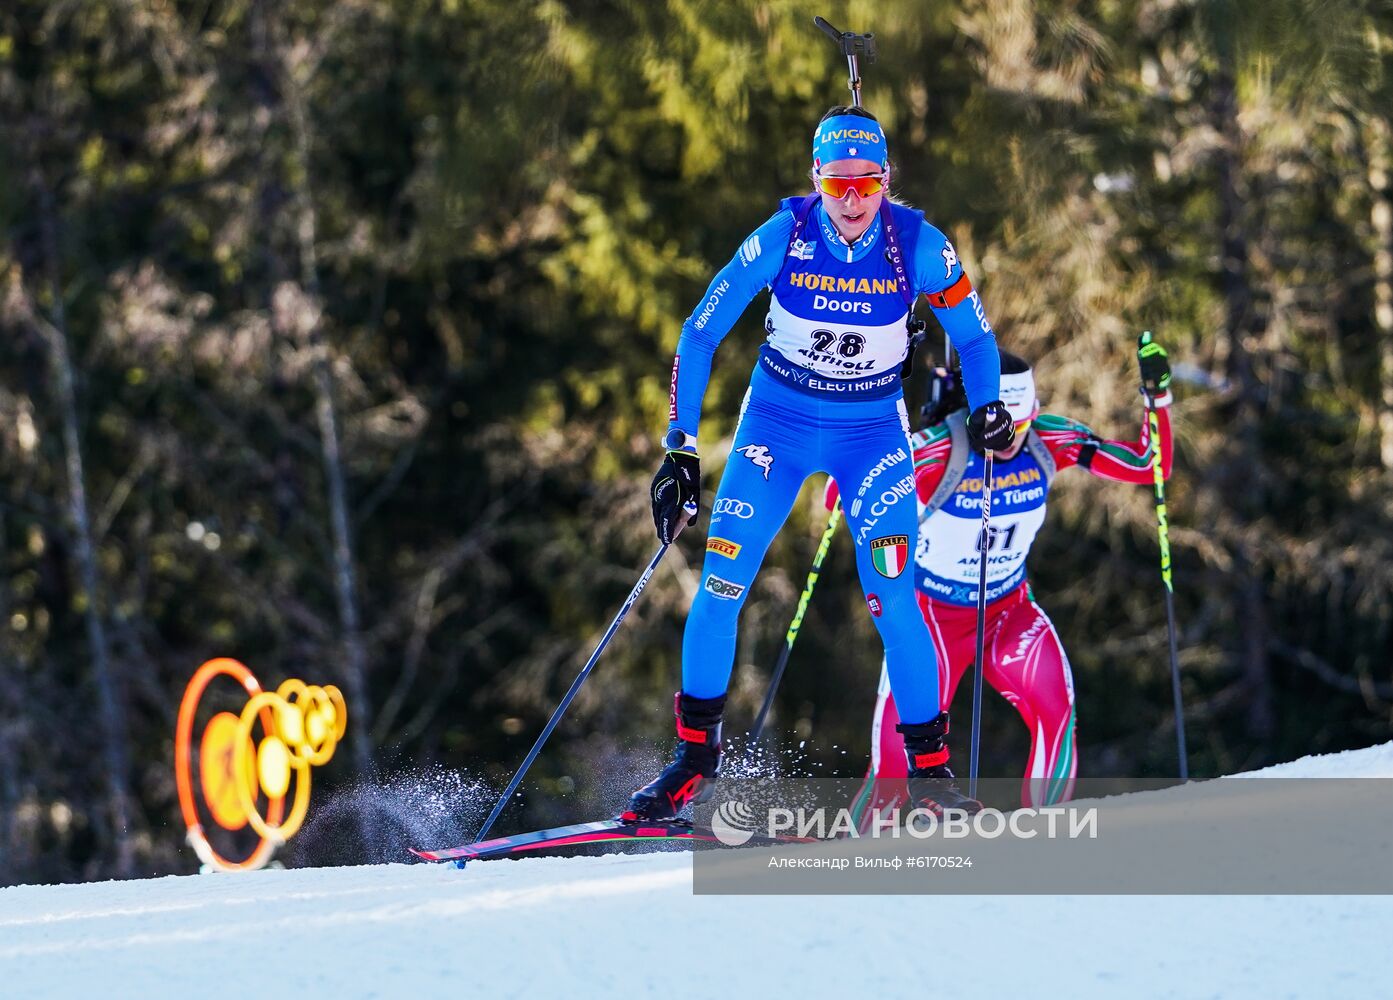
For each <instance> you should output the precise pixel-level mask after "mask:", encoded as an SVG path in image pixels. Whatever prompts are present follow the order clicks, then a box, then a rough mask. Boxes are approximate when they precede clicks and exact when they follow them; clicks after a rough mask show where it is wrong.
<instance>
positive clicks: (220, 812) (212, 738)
mask: <svg viewBox="0 0 1393 1000" xmlns="http://www.w3.org/2000/svg"><path fill="white" fill-rule="evenodd" d="M237 721H238V719H237V716H235V715H233V714H232V713H231V712H219V713H218V714H217V715H215V716H213V717H212V718H211V719H209V720H208V725H207V726H205V727H204V729H203V739H202V740H201V741H200V742H199V748H198V770H199V778H200V779H201V785H202V789H203V801H204V802H205V803H207V805H208V810H209V811H210V812H211V813H212V814H213V819H214V820H215V821H216V822H217V824H218V826H220V827H222V828H223V829H224V830H232V831H234V832H235V831H237V830H240V829H242V828H243V827H245V826H246V825H247V814H246V812H245V811H244V810H243V809H242V803H241V801H240V799H239V796H238V795H237V788H236V786H235V784H234V782H236V781H237V765H236V763H235V762H234V761H233V757H232V755H233V754H234V753H241V754H243V755H245V756H247V757H248V758H251V757H254V756H255V754H256V749H255V748H254V747H253V746H251V744H250V743H245V744H241V745H240V746H239V745H238V743H237ZM281 794H282V795H283V794H285V792H284V789H282V791H281Z"/></svg>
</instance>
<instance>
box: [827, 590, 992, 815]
mask: <svg viewBox="0 0 1393 1000" xmlns="http://www.w3.org/2000/svg"><path fill="white" fill-rule="evenodd" d="M917 596H918V598H919V610H920V613H921V614H923V616H924V622H925V623H926V624H927V625H928V626H929V635H930V636H932V638H933V644H934V654H935V655H936V656H937V657H938V684H939V703H940V704H942V705H944V706H947V705H948V704H949V702H950V701H951V700H952V697H953V692H954V691H955V690H956V689H957V686H958V682H959V681H960V680H962V676H963V673H964V672H965V671H966V670H967V668H968V667H970V666H971V665H972V661H973V659H974V657H975V655H976V636H977V612H976V609H974V608H968V609H966V614H964V609H962V608H957V607H954V606H952V605H947V604H939V603H936V602H933V601H930V600H929V598H928V597H927V596H925V595H924V594H922V593H920V594H918V595H917ZM998 603H1000V602H998ZM919 721H922V722H928V721H929V720H928V719H922V720H919ZM899 722H900V715H899V711H898V710H897V709H896V707H895V697H894V695H892V694H891V693H890V684H889V681H888V679H887V677H886V674H885V670H884V668H883V667H882V669H881V675H880V687H879V690H878V691H877V697H876V705H875V711H874V713H873V714H872V716H871V766H870V769H869V770H868V771H867V772H866V779H865V781H864V782H863V783H862V785H861V788H860V791H858V792H857V795H856V798H855V799H854V800H853V802H852V817H853V819H854V820H855V821H856V823H857V826H858V828H859V829H860V830H862V832H865V831H866V830H868V829H869V824H870V819H871V816H872V812H873V811H874V812H879V813H881V814H882V815H884V814H887V813H889V812H890V811H891V810H893V809H895V808H897V807H900V806H902V805H903V804H904V803H905V802H906V801H907V799H906V790H905V784H904V781H905V778H906V777H908V775H909V767H908V762H907V761H906V760H905V755H904V737H903V736H901V735H900V734H899V733H898V732H896V731H895V726H896V725H898V724H899Z"/></svg>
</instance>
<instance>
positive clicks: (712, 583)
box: [705, 573, 745, 601]
mask: <svg viewBox="0 0 1393 1000" xmlns="http://www.w3.org/2000/svg"><path fill="white" fill-rule="evenodd" d="M705 586H706V590H707V592H708V593H709V594H711V596H713V597H719V598H720V599H721V600H723V601H734V600H737V599H738V598H739V597H740V595H741V594H743V593H744V592H745V585H744V584H742V583H731V582H730V581H729V580H722V579H721V578H720V577H719V576H717V575H716V574H715V573H710V574H708V575H707V577H706V584H705Z"/></svg>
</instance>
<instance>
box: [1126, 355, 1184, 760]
mask: <svg viewBox="0 0 1393 1000" xmlns="http://www.w3.org/2000/svg"><path fill="white" fill-rule="evenodd" d="M1151 346H1152V342H1151V331H1150V330H1147V331H1146V332H1145V333H1143V334H1142V335H1141V338H1140V340H1139V343H1138V345H1137V349H1138V353H1140V352H1143V351H1146V350H1147V349H1148V348H1150V347H1151ZM1142 395H1144V396H1145V397H1146V420H1147V426H1148V427H1149V428H1150V431H1151V447H1152V448H1153V449H1154V451H1153V452H1152V455H1151V476H1152V482H1153V483H1154V484H1155V486H1156V535H1157V537H1158V539H1159V540H1160V543H1161V581H1162V582H1163V583H1165V585H1166V637H1167V639H1168V640H1169V641H1170V657H1171V697H1172V698H1173V699H1174V701H1175V746H1176V754H1177V756H1178V758H1179V761H1180V780H1181V781H1182V782H1185V781H1189V780H1190V757H1189V754H1188V753H1187V752H1186V750H1185V706H1184V702H1183V701H1182V700H1181V695H1180V653H1179V651H1178V650H1177V647H1176V637H1175V590H1174V588H1173V586H1172V584H1171V540H1170V522H1169V520H1168V518H1167V515H1166V480H1165V476H1164V475H1163V474H1162V471H1161V425H1160V421H1159V420H1158V418H1157V416H1156V400H1155V399H1154V398H1153V397H1152V395H1151V393H1150V392H1148V391H1147V390H1146V386H1145V385H1143V386H1142Z"/></svg>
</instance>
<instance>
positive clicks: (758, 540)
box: [668, 198, 1001, 722]
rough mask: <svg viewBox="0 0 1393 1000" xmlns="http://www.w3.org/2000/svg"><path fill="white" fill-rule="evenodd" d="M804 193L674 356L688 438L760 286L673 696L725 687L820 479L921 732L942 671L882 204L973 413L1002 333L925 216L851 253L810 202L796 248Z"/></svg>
mask: <svg viewBox="0 0 1393 1000" xmlns="http://www.w3.org/2000/svg"><path fill="white" fill-rule="evenodd" d="M802 201H803V199H799V198H789V199H785V201H784V202H783V203H782V204H781V206H780V208H779V210H778V211H777V212H776V213H774V215H773V216H772V217H771V218H770V219H769V220H768V221H767V222H765V223H764V224H763V225H762V226H760V227H759V228H758V229H756V230H755V231H754V233H752V234H751V235H750V237H749V238H748V239H747V240H745V242H744V243H743V244H741V246H740V250H739V251H738V252H737V253H736V255H735V256H734V257H733V258H732V259H731V261H730V263H729V264H727V265H726V266H725V267H724V268H723V269H722V270H721V271H720V273H719V274H717V275H716V277H715V278H714V279H712V281H711V284H710V287H708V288H707V290H706V296H705V297H704V298H703V299H702V300H701V302H700V303H699V304H698V305H697V307H696V309H694V310H693V312H692V314H691V316H689V317H688V318H687V320H686V322H685V323H683V325H682V335H681V338H680V339H679V340H678V344H677V355H676V357H675V358H674V359H673V367H672V382H671V399H670V406H669V414H668V416H669V427H670V428H679V429H681V430H682V431H684V432H685V433H687V434H690V435H692V437H693V438H695V436H696V434H697V425H698V421H699V418H700V413H701V401H702V397H703V396H704V394H705V392H706V383H707V380H708V379H709V377H710V373H711V359H712V356H713V354H714V353H715V350H716V347H717V346H718V345H719V344H720V342H721V339H722V338H723V337H724V336H725V335H726V334H727V333H728V332H729V331H730V329H731V327H732V326H734V324H735V321H736V320H737V319H738V318H739V317H740V314H741V313H743V312H744V311H745V307H746V306H747V305H749V303H750V300H751V299H753V298H754V296H755V295H756V293H758V292H759V291H760V290H761V289H763V288H766V287H767V288H769V290H770V293H771V294H770V300H769V312H768V315H767V317H766V319H765V329H766V331H767V332H768V338H767V340H766V342H765V344H764V345H763V346H762V348H761V349H760V356H759V360H758V361H757V362H756V364H755V368H754V372H753V373H752V375H751V378H750V387H749V390H748V391H747V392H746V394H745V401H744V404H743V405H742V407H741V412H740V422H739V424H738V426H737V427H736V431H735V441H734V447H733V448H732V451H731V454H730V458H729V460H728V462H727V463H726V468H725V473H724V475H723V476H722V477H721V485H720V489H719V490H718V491H717V494H716V501H715V503H714V504H713V505H712V510H711V525H710V534H709V537H708V539H707V543H706V561H705V564H704V566H703V568H702V576H701V578H702V587H701V590H700V591H698V593H697V596H696V598H695V600H693V602H692V608H691V612H690V614H689V615H688V618H687V626H686V631H685V633H684V636H683V645H682V689H683V691H685V692H686V693H687V694H689V695H691V696H693V697H697V698H713V697H716V696H718V695H721V694H723V693H724V692H725V690H726V688H727V686H728V684H729V682H730V671H731V667H732V664H733V662H734V659H735V637H736V628H737V623H738V618H739V614H740V608H741V606H742V605H743V604H744V599H745V596H746V594H747V593H748V590H749V587H750V585H751V583H753V581H754V578H755V574H756V573H757V572H758V570H759V567H760V564H761V563H762V562H763V561H764V553H765V551H766V550H767V549H768V547H769V544H770V542H771V541H773V538H774V535H775V534H776V533H777V532H778V530H779V527H780V526H781V525H782V524H783V522H784V520H785V519H786V518H787V517H788V513H789V510H790V509H791V508H792V506H793V502H794V500H795V498H796V497H797V494H798V491H799V489H800V488H801V487H802V485H803V482H804V481H805V480H806V479H807V477H808V476H810V475H811V474H813V473H814V472H818V471H822V472H826V473H829V474H830V475H832V476H833V477H834V478H835V479H836V480H837V482H838V483H841V484H843V485H844V487H845V489H844V490H843V503H844V504H845V505H846V516H847V525H848V527H849V528H850V530H851V535H852V538H853V540H854V541H855V545H856V565H857V570H858V572H859V574H860V578H861V585H862V588H863V590H864V591H865V594H866V603H867V606H868V607H869V609H870V612H871V615H872V616H873V618H874V621H875V624H876V627H877V629H878V630H879V632H880V636H881V640H882V642H883V643H884V646H885V659H886V664H887V667H888V670H889V674H890V683H891V687H892V689H893V690H894V694H895V700H896V703H897V704H898V705H899V707H900V717H901V718H902V719H906V720H909V721H911V722H927V721H929V720H931V719H933V718H934V717H935V716H937V715H938V713H939V704H938V698H939V695H938V690H939V685H938V664H937V661H936V658H935V656H934V651H933V649H934V647H933V643H932V641H931V640H930V637H929V634H928V631H927V628H926V626H925V625H924V619H923V616H922V615H920V613H919V608H918V605H917V604H916V602H915V596H914V569H913V556H914V551H915V546H916V539H917V534H918V526H919V517H918V505H917V498H916V495H915V485H914V461H913V458H912V448H911V446H910V443H909V419H908V416H907V414H906V411H905V403H904V394H903V390H902V387H901V385H900V366H901V364H902V363H903V362H904V360H905V357H906V355H907V353H908V337H907V333H906V325H905V324H906V319H907V314H908V309H907V306H906V301H905V300H906V296H905V294H903V293H902V292H901V286H900V285H899V284H898V279H897V273H896V269H895V267H894V262H893V254H892V249H893V246H892V244H891V241H890V240H889V239H888V238H887V234H886V232H885V218H884V216H885V214H886V213H887V211H888V213H890V215H891V218H890V222H891V224H892V225H893V226H894V229H895V233H896V235H897V239H896V241H895V242H896V243H898V247H899V250H900V252H901V259H902V260H903V261H904V262H905V267H904V270H905V271H906V272H907V273H906V274H905V278H906V280H907V282H908V285H909V287H910V290H911V291H912V293H913V295H915V296H918V295H919V294H924V295H927V296H928V298H929V303H930V306H931V308H932V309H933V312H934V315H935V316H936V317H937V319H938V321H939V322H940V323H941V324H942V325H943V328H944V329H945V330H946V331H947V333H948V336H949V337H950V338H951V340H952V342H953V346H954V348H956V350H957V351H958V354H959V356H960V357H961V359H962V371H963V383H964V386H965V388H966V390H967V396H968V400H969V402H970V404H971V406H972V407H973V408H974V409H975V408H976V407H978V406H981V405H983V404H984V403H988V402H990V401H992V400H994V399H996V398H998V395H999V381H998V380H999V373H1000V364H1001V363H1000V357H999V355H998V353H997V348H996V336H995V334H994V333H993V332H992V328H991V324H990V323H989V322H988V320H987V317H986V314H985V312H984V311H983V308H982V303H981V299H980V298H979V296H978V294H977V292H976V291H975V290H973V288H972V284H971V282H970V281H969V280H968V278H967V275H966V274H965V273H964V272H963V269H962V264H961V263H960V262H959V261H958V256H957V253H956V251H955V250H954V249H953V246H952V244H951V243H949V242H948V239H947V238H946V237H945V236H944V235H943V233H941V232H940V231H939V230H938V229H936V228H935V227H934V226H932V225H930V224H929V223H928V222H926V221H925V220H924V217H923V215H922V213H920V212H917V211H914V210H912V209H909V208H906V207H903V206H900V205H892V204H889V203H888V202H886V203H885V204H884V205H883V206H882V209H881V212H880V213H879V214H877V216H876V217H875V219H874V220H873V222H872V223H871V226H870V227H869V228H868V229H867V230H866V232H865V233H864V234H863V235H862V237H861V238H860V239H859V240H857V241H856V242H855V243H854V244H851V245H848V244H847V243H846V241H845V240H843V239H842V238H841V236H840V235H839V234H838V233H837V231H836V229H835V228H834V227H833V226H832V224H831V222H830V220H829V219H828V218H827V216H826V214H825V213H824V212H823V210H822V206H821V204H815V205H813V207H812V209H811V212H810V213H809V214H807V215H806V223H805V225H804V226H803V227H802V229H801V233H802V236H803V237H806V238H799V239H796V240H794V239H793V236H794V234H795V228H796V227H795V220H796V218H797V213H798V210H799V207H800V204H801V203H802Z"/></svg>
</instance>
